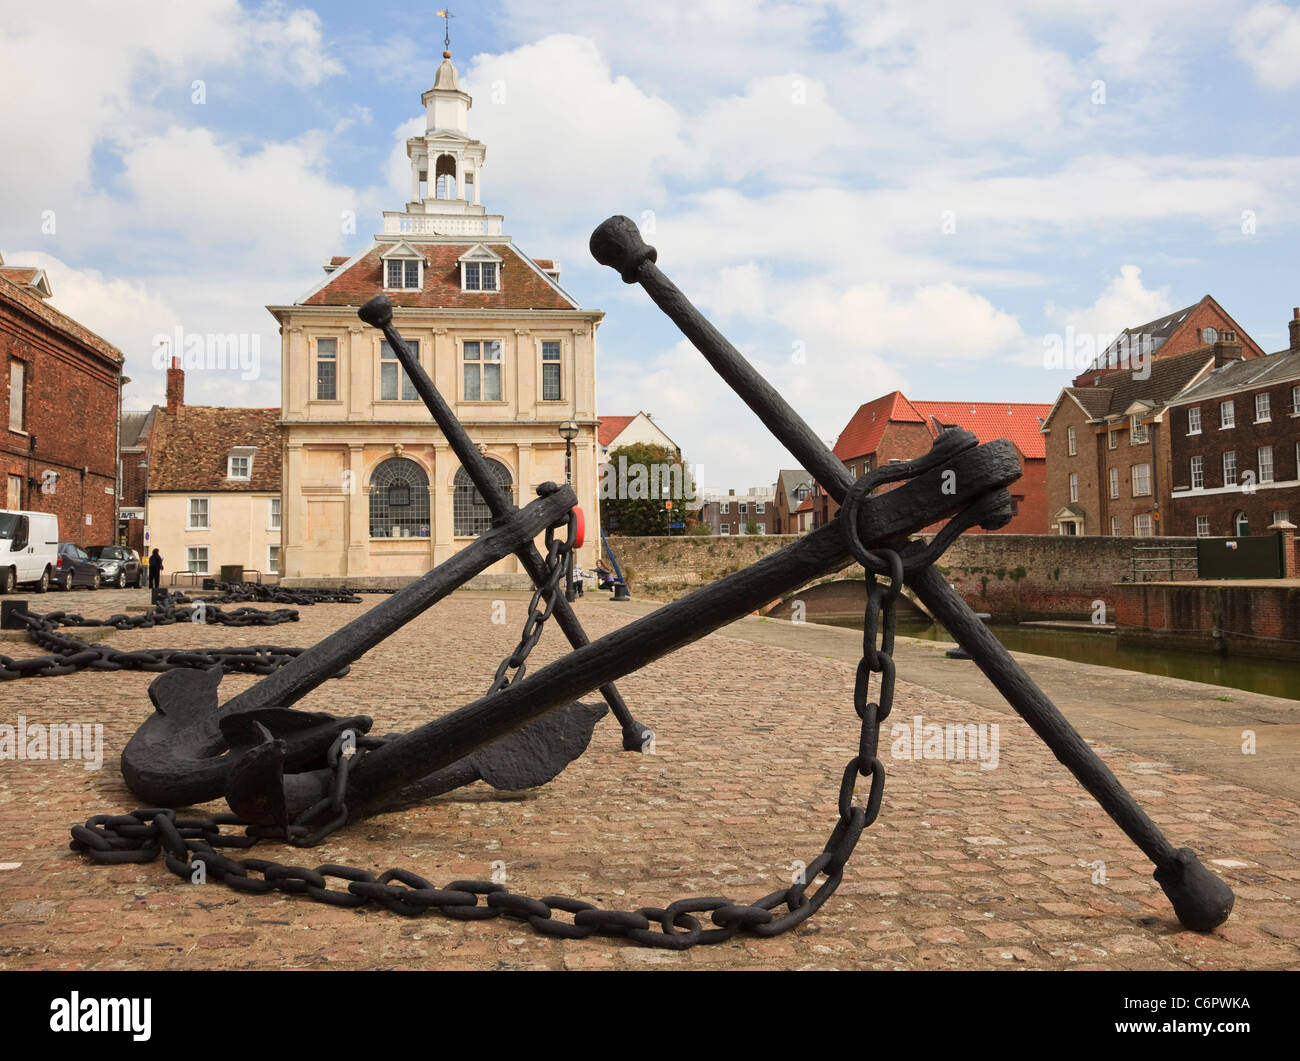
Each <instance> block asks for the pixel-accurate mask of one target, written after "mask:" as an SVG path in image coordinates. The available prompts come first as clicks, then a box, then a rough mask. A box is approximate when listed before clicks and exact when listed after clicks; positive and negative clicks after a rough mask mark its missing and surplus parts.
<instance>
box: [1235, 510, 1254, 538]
mask: <svg viewBox="0 0 1300 1061" xmlns="http://www.w3.org/2000/svg"><path fill="white" fill-rule="evenodd" d="M1232 533H1233V534H1235V535H1236V536H1237V537H1238V538H1245V537H1247V536H1249V534H1250V520H1249V519H1248V518H1247V516H1246V513H1244V512H1238V513H1237V514H1236V515H1235V516H1233V517H1232Z"/></svg>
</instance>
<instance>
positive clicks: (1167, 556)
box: [1132, 545, 1198, 582]
mask: <svg viewBox="0 0 1300 1061" xmlns="http://www.w3.org/2000/svg"><path fill="white" fill-rule="evenodd" d="M1132 563H1133V581H1134V582H1157V581H1159V582H1184V581H1193V582H1194V581H1195V580H1196V578H1197V577H1198V568H1197V560H1196V546H1195V545H1135V546H1133V553H1132Z"/></svg>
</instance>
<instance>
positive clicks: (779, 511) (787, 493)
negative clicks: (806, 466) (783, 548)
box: [767, 468, 819, 534]
mask: <svg viewBox="0 0 1300 1061" xmlns="http://www.w3.org/2000/svg"><path fill="white" fill-rule="evenodd" d="M818 489H819V487H818V486H817V483H816V482H815V481H814V480H813V477H812V476H811V475H809V474H808V473H807V472H806V471H804V470H803V469H802V468H783V469H781V470H780V471H779V472H777V473H776V487H775V490H776V501H775V503H774V504H773V509H774V512H773V515H772V520H771V522H770V523H769V524H768V531H767V533H768V534H800V533H802V532H803V530H811V529H812V527H811V526H808V527H802V526H801V521H800V518H799V515H798V513H799V509H800V507H801V506H802V505H803V504H804V503H805V502H806V501H808V500H809V499H811V498H812V497H813V496H814V494H815V493H816V491H817V490H818Z"/></svg>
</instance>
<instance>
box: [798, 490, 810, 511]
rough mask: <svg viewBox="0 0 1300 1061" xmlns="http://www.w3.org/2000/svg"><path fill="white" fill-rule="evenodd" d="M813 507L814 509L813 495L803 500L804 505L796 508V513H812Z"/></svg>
mask: <svg viewBox="0 0 1300 1061" xmlns="http://www.w3.org/2000/svg"><path fill="white" fill-rule="evenodd" d="M812 507H813V504H812V494H809V495H808V496H807V497H805V498H804V499H803V504H802V505H800V506H799V507H798V508H796V509H795V511H796V512H811V511H812Z"/></svg>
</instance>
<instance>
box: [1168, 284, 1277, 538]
mask: <svg viewBox="0 0 1300 1061" xmlns="http://www.w3.org/2000/svg"><path fill="white" fill-rule="evenodd" d="M1290 340H1291V341H1290V345H1289V347H1288V348H1287V349H1286V350H1280V351H1278V352H1277V353H1275V354H1269V355H1267V356H1266V357H1261V358H1255V359H1252V360H1248V361H1247V360H1243V361H1235V362H1229V363H1226V364H1224V365H1222V366H1220V367H1217V368H1216V369H1215V370H1214V371H1213V372H1211V373H1209V374H1208V375H1206V376H1205V377H1204V378H1203V379H1201V380H1200V381H1199V382H1198V383H1197V384H1196V385H1195V386H1192V387H1190V388H1188V389H1187V390H1185V391H1183V392H1182V393H1181V394H1180V395H1178V397H1177V398H1176V399H1175V400H1174V401H1171V402H1170V403H1169V411H1168V416H1167V418H1166V419H1167V422H1168V425H1169V428H1168V430H1169V448H1170V451H1171V455H1172V463H1173V475H1172V481H1171V486H1172V496H1171V498H1170V504H1169V517H1168V524H1169V525H1168V527H1167V528H1166V533H1168V534H1186V535H1197V536H1198V537H1207V536H1214V537H1226V536H1232V537H1239V536H1244V535H1247V534H1263V533H1266V532H1267V528H1268V527H1269V525H1270V524H1272V523H1276V522H1279V521H1281V520H1285V521H1288V522H1290V523H1296V522H1297V520H1300V309H1294V310H1292V319H1291V337H1290Z"/></svg>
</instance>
